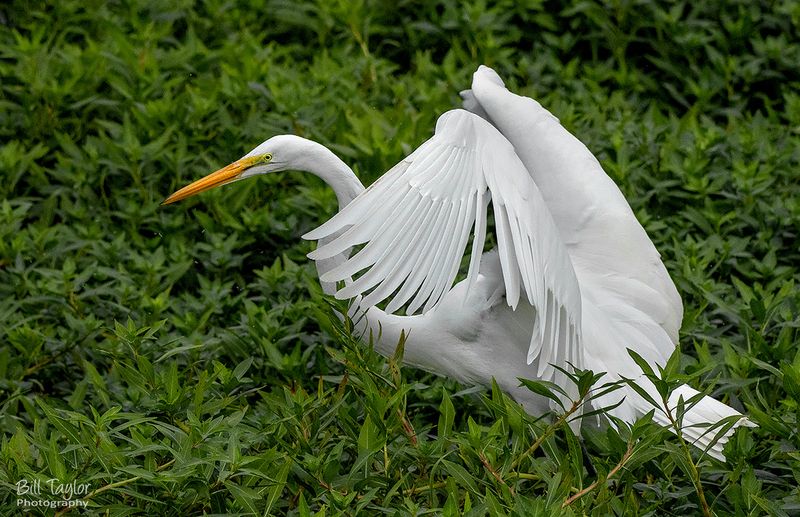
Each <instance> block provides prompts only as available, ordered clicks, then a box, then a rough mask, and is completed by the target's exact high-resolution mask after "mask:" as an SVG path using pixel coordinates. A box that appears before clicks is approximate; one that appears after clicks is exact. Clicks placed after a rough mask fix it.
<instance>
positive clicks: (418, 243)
mask: <svg viewBox="0 0 800 517" xmlns="http://www.w3.org/2000/svg"><path fill="white" fill-rule="evenodd" d="M490 201H491V204H492V208H493V210H494V221H495V230H496V234H497V235H496V237H497V245H498V254H499V256H500V264H501V269H502V275H503V282H504V284H505V291H506V301H507V303H508V305H509V306H511V307H512V308H516V307H517V305H518V303H519V300H520V296H522V295H524V296H525V297H526V298H527V301H528V302H529V303H530V304H531V305H533V306H534V307H535V308H536V313H537V317H536V321H535V322H534V330H533V334H532V336H531V343H530V348H529V350H528V363H530V362H532V361H533V360H534V359H538V365H539V371H538V375H539V376H540V378H545V379H553V378H554V377H555V376H556V371H555V369H554V368H553V366H552V365H553V364H554V365H557V366H559V367H562V368H567V367H568V365H570V364H571V365H573V366H575V367H576V368H582V367H583V364H582V363H583V361H582V349H581V343H580V341H581V336H580V328H581V325H580V322H581V297H580V291H579V288H578V281H577V279H576V277H575V272H574V270H573V268H572V263H571V262H570V258H569V255H568V254H567V250H566V248H565V246H564V243H563V242H562V241H561V239H560V237H559V234H558V231H557V229H556V226H555V223H554V222H553V218H552V216H551V214H550V212H549V211H548V209H547V207H546V205H545V203H544V201H543V199H542V196H541V193H540V192H539V189H538V188H537V187H536V184H535V183H534V182H533V180H532V179H531V177H530V175H529V174H528V172H527V170H526V169H525V166H524V165H523V164H522V162H521V161H520V159H519V158H518V157H517V154H516V153H515V151H514V148H513V146H512V145H511V144H510V143H509V142H508V141H507V140H506V139H505V138H504V137H503V136H502V135H501V134H500V132H498V131H497V129H495V128H494V127H493V126H492V125H491V124H489V123H488V122H487V121H485V120H483V119H482V118H480V117H478V116H476V115H474V114H472V113H469V112H467V111H464V110H452V111H449V112H447V113H445V114H444V115H442V116H441V117H440V118H439V120H438V122H437V124H436V133H435V135H434V136H433V137H432V138H431V139H430V140H427V141H426V142H424V143H423V144H422V145H421V146H420V147H419V148H418V149H417V150H416V151H414V152H413V153H412V154H411V155H409V156H408V157H407V158H406V159H404V160H403V161H401V162H400V163H399V164H397V165H396V166H395V167H394V168H392V169H391V170H390V171H389V172H387V173H386V174H385V175H384V176H382V177H381V178H380V179H379V180H378V181H376V182H375V183H374V184H373V185H372V186H371V187H370V188H368V189H367V190H366V191H364V192H363V193H362V194H360V195H359V196H358V197H357V198H356V199H355V200H353V201H352V202H351V203H350V204H349V205H347V206H346V207H345V208H344V209H343V210H342V211H341V212H339V213H338V214H337V215H335V216H334V217H333V218H332V219H330V220H329V221H328V222H326V223H325V224H323V225H322V226H320V227H319V228H317V229H316V230H313V231H312V232H309V233H308V234H306V235H305V236H304V238H306V239H313V240H317V239H321V238H325V237H330V236H332V235H338V236H337V237H335V238H333V240H331V241H330V242H328V243H326V244H325V245H323V246H320V247H319V248H317V250H316V251H314V252H312V253H311V254H309V258H312V259H315V260H319V259H324V258H327V257H332V256H335V255H337V254H339V253H341V252H342V251H344V250H347V249H350V248H353V247H355V246H360V245H364V246H363V247H362V248H361V249H360V250H359V251H358V252H356V253H355V254H353V255H352V256H351V257H350V258H349V259H348V260H346V261H345V262H344V263H342V264H341V265H339V266H338V267H336V268H334V269H332V270H331V271H328V272H327V273H326V274H325V275H323V277H322V278H321V280H322V281H325V282H339V281H344V280H346V279H347V280H349V279H350V278H355V279H354V280H353V281H352V282H348V283H347V285H345V286H344V287H343V288H342V289H340V290H339V291H338V292H337V293H336V297H337V298H340V299H348V298H353V297H355V296H358V295H362V296H363V299H362V300H361V305H362V306H365V307H368V306H372V305H374V304H377V303H380V302H381V301H383V300H386V299H389V303H388V306H387V307H386V312H389V313H393V312H395V311H397V310H398V309H400V308H401V307H403V306H404V305H406V304H408V305H407V310H406V313H407V314H414V313H416V312H418V311H419V310H420V308H421V309H422V312H423V313H424V312H427V311H429V310H432V309H433V308H434V307H436V304H437V303H438V302H439V301H440V300H441V299H442V297H443V296H444V295H445V294H446V293H447V292H448V291H449V289H450V288H451V287H452V285H453V282H454V280H455V278H456V275H457V274H458V269H459V266H460V264H461V260H462V257H463V256H464V253H465V250H466V246H467V242H468V241H469V237H470V234H471V233H473V234H474V238H473V243H472V250H471V256H470V263H469V272H468V275H467V283H468V286H470V287H471V286H472V285H473V283H474V282H475V280H476V279H477V275H478V271H479V267H480V260H481V254H482V251H483V246H484V241H485V237H486V220H487V211H488V206H489V202H490ZM359 273H360V275H358V274H359Z"/></svg>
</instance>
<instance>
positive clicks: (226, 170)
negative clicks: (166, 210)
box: [161, 156, 261, 205]
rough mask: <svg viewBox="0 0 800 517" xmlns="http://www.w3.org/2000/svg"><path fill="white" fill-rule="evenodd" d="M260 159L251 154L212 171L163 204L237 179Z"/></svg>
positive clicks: (163, 203) (174, 194)
mask: <svg viewBox="0 0 800 517" xmlns="http://www.w3.org/2000/svg"><path fill="white" fill-rule="evenodd" d="M260 159H261V157H260V156H251V157H249V158H242V159H241V160H237V161H235V162H233V163H232V164H230V165H228V166H226V167H223V168H221V169H220V170H218V171H216V172H212V173H211V174H209V175H208V176H206V177H204V178H202V179H199V180H197V181H195V182H194V183H191V184H189V185H187V186H185V187H183V188H182V189H180V190H178V191H177V192H175V193H173V194H172V195H171V196H169V197H168V198H167V199H165V200H164V201H163V202H162V203H161V204H162V205H169V204H170V203H175V202H178V201H180V200H182V199H186V198H187V197H190V196H194V195H195V194H199V193H201V192H205V191H206V190H210V189H212V188H214V187H219V186H220V185H225V184H226V183H230V182H231V181H235V180H236V179H238V178H239V176H241V174H242V173H243V172H244V171H245V170H247V169H249V168H250V167H252V166H253V165H255V164H256V163H258V162H259V161H260Z"/></svg>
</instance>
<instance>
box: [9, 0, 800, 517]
mask: <svg viewBox="0 0 800 517" xmlns="http://www.w3.org/2000/svg"><path fill="white" fill-rule="evenodd" d="M799 27H800V7H798V4H797V2H794V1H791V0H783V1H781V0H779V1H776V2H760V1H756V2H752V1H744V0H737V1H728V2H705V3H704V2H699V3H698V2H688V1H678V2H652V1H646V0H640V1H625V0H622V1H612V0H585V1H583V0H575V1H571V2H567V3H565V4H563V5H562V4H561V3H558V2H545V1H543V0H529V1H525V2H517V1H513V2H512V1H510V0H508V1H500V2H495V3H488V2H476V3H473V4H472V5H469V6H466V5H463V4H462V3H459V2H455V1H452V0H441V1H437V2H420V1H405V0H401V1H399V2H391V3H388V2H378V1H374V0H361V1H358V2H344V1H333V2H327V1H308V2H301V3H298V2H294V1H283V0H275V1H269V0H261V1H254V2H250V3H246V2H235V1H234V2H230V1H222V0H210V1H207V2H202V3H200V4H199V5H194V3H192V2H185V1H179V0H174V1H167V2H145V1H141V2H131V3H124V4H118V3H107V2H92V1H90V2H73V1H63V2H52V3H46V2H42V3H30V2H21V1H11V2H5V3H3V5H2V6H0V172H1V173H2V181H1V182H0V192H2V200H0V408H1V410H0V487H2V488H0V507H2V512H0V513H4V514H6V513H12V514H13V513H16V512H17V511H18V508H17V502H16V499H17V498H16V495H15V494H16V486H15V484H16V483H17V482H18V481H19V480H21V479H26V480H29V481H33V480H39V481H42V483H46V482H47V480H49V479H57V480H58V481H59V482H60V483H69V482H73V481H74V482H77V483H89V484H90V488H89V492H88V493H87V494H84V495H81V496H76V498H80V499H81V500H83V501H85V502H86V503H87V504H88V505H89V507H90V509H91V511H93V512H99V511H100V510H102V511H103V513H104V514H108V515H127V514H131V513H136V514H144V515H160V514H169V515H175V514H187V515H195V514H203V513H210V514H238V515H246V514H259V515H267V514H292V515H301V516H306V515H309V516H310V515H355V514H363V515H372V514H376V513H381V512H385V513H390V514H393V515H407V514H411V515H417V514H443V515H462V514H463V515H486V514H489V515H503V514H511V515H561V514H566V515H623V514H624V515H687V514H696V513H700V512H702V511H703V505H704V504H705V505H707V506H708V508H709V509H710V511H712V512H715V513H717V514H719V515H742V516H745V515H763V514H773V515H797V514H798V513H800V492H798V488H797V487H798V484H800V466H799V465H800V452H798V448H799V447H800V435H798V415H800V352H798V349H797V344H798V342H800V330H798V327H799V326H800V320H798V314H800V294H798V293H799V290H798V288H797V284H798V282H800V273H799V271H800V270H799V269H798V264H800V249H798V246H797V235H798V232H800V182H799V181H798V173H797V171H798V170H800V137H798V132H800V94H798V91H800V72H799V70H800V67H798V66H797V63H799V62H800V44H799V43H800V41H799V39H798V36H799V35H800V29H799ZM479 63H485V64H488V65H490V66H493V67H495V68H497V70H498V72H500V74H501V75H502V76H503V77H506V78H507V79H508V82H509V85H510V86H511V87H512V88H514V89H516V90H518V91H520V92H521V93H523V94H529V95H534V96H536V97H537V98H538V99H539V100H540V101H541V102H542V103H543V104H544V105H545V106H547V107H548V108H550V109H551V110H552V111H553V112H554V113H555V114H556V115H557V116H558V117H559V118H560V119H561V121H562V123H563V124H564V125H565V126H566V127H567V128H569V129H570V130H572V131H573V132H575V133H576V134H578V135H580V137H581V139H582V140H583V141H584V142H585V143H586V144H587V145H588V146H589V148H590V149H592V151H594V152H595V153H596V154H597V156H598V157H599V158H600V160H601V162H602V163H603V165H604V167H605V169H606V170H607V171H608V173H609V174H610V175H611V176H612V177H613V178H614V179H615V180H616V181H617V183H618V184H619V185H620V187H621V188H622V190H623V192H624V194H625V196H626V198H627V199H628V200H629V202H630V203H631V205H632V207H633V209H634V211H635V212H636V215H637V217H638V218H639V220H640V221H642V223H643V224H644V226H645V227H646V229H647V231H648V233H649V234H650V236H651V237H652V238H653V240H654V241H655V243H656V246H657V247H658V249H659V250H660V252H661V254H662V257H663V259H664V261H665V263H666V264H667V267H668V269H669V270H670V272H671V274H672V276H673V278H674V280H675V282H676V284H677V285H678V288H679V290H680V292H681V293H682V295H683V299H684V303H685V309H686V311H685V317H684V324H683V329H682V334H681V344H682V348H683V350H684V355H676V356H675V357H674V359H673V360H672V361H670V364H669V365H668V366H667V368H666V370H665V372H664V374H663V376H664V380H663V384H662V385H660V387H661V388H662V389H664V390H665V392H667V391H669V390H670V389H673V388H674V386H675V383H676V382H677V381H681V382H689V383H691V384H693V385H694V386H695V387H697V388H699V389H706V390H707V392H710V393H711V394H712V395H714V396H715V397H717V398H719V399H722V400H724V401H725V402H727V403H729V404H731V405H733V406H734V407H737V408H740V409H744V410H745V411H746V412H747V413H748V414H749V415H750V416H751V418H752V420H753V421H755V422H756V423H757V424H758V425H759V427H758V428H756V429H746V430H740V431H737V433H736V435H735V436H734V438H733V439H732V440H731V442H730V444H729V445H728V447H727V450H726V452H727V454H728V457H729V462H728V463H727V464H721V463H718V462H716V461H715V460H712V459H710V458H708V457H707V456H705V455H703V454H702V453H701V452H700V451H696V450H693V449H692V448H691V447H689V446H688V445H687V444H685V443H683V442H681V441H680V440H679V439H677V438H676V437H675V436H673V435H671V434H670V433H669V432H667V431H665V430H662V429H660V428H659V427H658V426H656V425H655V424H653V423H652V422H651V418H652V414H651V415H648V416H646V417H645V418H643V419H642V420H640V421H639V422H637V423H636V424H635V425H633V426H630V427H628V426H624V425H622V426H620V428H619V429H618V430H614V429H607V430H606V429H603V430H593V429H588V430H586V431H585V433H584V434H585V436H584V438H585V443H586V448H585V449H584V448H583V447H582V446H581V444H580V441H579V440H578V437H576V436H575V435H574V434H573V431H572V428H571V427H570V425H569V424H570V420H573V419H574V418H576V417H577V415H578V414H579V411H578V410H579V409H581V407H580V406H576V407H574V408H569V407H565V408H564V411H562V412H561V413H560V414H559V415H556V416H555V418H553V419H550V418H541V419H535V418H533V417H531V416H529V415H526V414H525V413H524V412H523V411H522V410H521V408H520V407H519V406H518V405H517V404H515V403H514V402H513V401H511V400H509V399H508V397H506V396H505V395H503V394H502V393H500V392H499V390H497V388H496V387H495V389H493V390H491V391H490V392H488V393H486V392H484V391H482V390H476V389H473V388H467V389H464V387H460V386H458V385H457V384H456V383H454V382H452V381H448V380H445V379H441V378H438V377H435V376H432V375H429V374H425V373H423V372H419V371H416V370H414V369H410V368H402V369H401V368H400V366H399V359H400V356H401V355H402V349H401V350H399V351H398V354H397V355H396V357H394V358H391V359H383V358H380V357H379V356H377V355H376V354H375V353H374V352H373V351H372V350H371V348H369V347H366V346H364V344H363V343H362V342H360V341H359V340H358V339H356V338H355V337H354V336H352V335H351V333H350V331H349V330H348V327H347V323H346V322H345V323H340V322H339V320H338V319H336V318H332V317H331V314H332V312H335V311H332V310H331V309H330V308H329V306H328V305H327V303H326V299H325V298H324V297H323V296H322V295H321V292H320V289H319V287H318V284H317V281H316V278H315V274H314V270H313V267H312V266H311V265H310V264H308V263H307V261H306V260H305V254H306V253H307V252H309V251H310V249H311V248H310V245H309V244H308V243H306V242H303V241H302V240H301V239H300V238H299V236H300V235H301V234H302V233H304V232H305V231H307V230H309V229H311V228H313V227H314V226H315V225H317V224H318V223H320V222H321V221H323V220H325V219H326V218H327V217H329V215H330V214H331V213H332V212H333V211H334V210H335V198H334V196H333V194H332V192H330V191H328V190H327V189H326V188H325V187H324V186H323V185H322V184H321V183H320V182H319V181H318V180H317V179H315V178H312V177H308V176H306V175H299V174H285V175H275V176H270V177H264V178H259V179H254V180H250V181H246V182H240V183H237V184H235V185H231V186H229V187H225V188H223V189H218V190H217V191H214V192H210V193H207V194H204V195H202V196H200V197H198V198H196V199H194V198H193V199H192V200H189V201H187V202H185V203H182V204H180V205H178V206H170V207H160V206H159V203H160V201H161V200H162V199H163V198H164V197H165V196H166V195H167V194H169V193H171V192H172V191H174V190H175V189H176V188H177V187H179V186H182V185H184V184H186V183H187V182H188V181H190V180H191V179H195V178H198V177H200V176H202V175H204V174H206V173H208V172H210V171H212V170H214V169H216V168H218V167H220V166H222V165H224V164H226V163H229V162H231V161H232V160H234V159H236V158H238V157H240V156H241V155H242V154H244V153H245V152H246V151H248V150H249V149H251V148H252V147H254V146H255V145H257V144H258V143H259V142H261V141H262V140H264V139H266V138H267V137H269V136H271V135H273V134H277V133H286V132H289V133H296V134H300V135H303V136H306V137H309V138H313V139H315V140H317V141H319V142H321V143H323V144H325V145H327V146H329V147H331V148H332V149H334V150H335V151H336V152H337V153H338V154H339V155H340V156H341V157H342V158H343V159H344V160H345V161H347V162H348V163H350V164H351V165H352V166H353V168H354V170H355V171H356V172H357V173H358V174H359V175H360V176H361V178H362V179H363V180H364V182H365V183H366V184H369V183H371V182H372V181H374V179H375V178H377V177H378V176H379V175H380V174H382V173H383V172H384V171H385V170H387V169H388V168H389V167H391V166H392V165H393V164H394V163H396V162H397V161H398V160H399V159H400V158H402V157H403V156H404V155H405V154H407V153H408V152H410V151H411V150H412V149H413V148H415V146H417V145H418V144H419V143H420V142H421V141H422V140H424V139H426V138H428V137H429V136H430V134H431V132H432V129H433V124H434V121H435V119H436V117H438V115H439V114H441V113H442V112H444V111H445V110H447V109H450V108H452V107H454V106H457V105H458V98H457V96H456V92H457V91H459V90H461V89H464V88H466V87H467V86H468V84H469V81H470V74H471V73H472V71H473V70H474V69H475V67H476V66H477V65H478V64H479ZM339 309H341V308H339ZM594 381H595V378H594V376H593V374H592V373H591V372H582V373H581V374H580V375H578V376H577V377H576V378H575V382H577V383H578V387H579V391H580V392H581V393H582V394H583V395H584V397H585V398H584V402H585V399H586V398H589V397H591V396H592V393H595V394H596V392H589V391H588V388H589V386H590V385H591V384H592V383H593V382H594ZM529 387H530V388H531V389H533V390H534V391H536V392H538V393H541V394H549V395H552V398H553V399H554V400H558V401H560V399H559V396H558V393H557V390H555V388H554V387H552V386H547V385H544V384H542V383H530V385H529ZM595 388H598V387H597V386H595ZM601 389H614V386H608V387H604V388H601ZM554 390H555V391H554ZM691 403H692V401H684V404H683V405H682V407H680V408H678V410H677V411H676V415H674V418H675V419H676V420H677V421H679V420H680V418H681V412H682V411H684V410H685V407H686V406H689V405H691ZM588 418H592V417H591V416H590V417H588ZM587 465H591V469H590V468H588V467H587ZM703 496H704V497H703ZM703 500H705V503H704V502H703ZM34 511H40V512H43V511H44V510H43V509H39V510H34ZM61 513H64V512H63V511H62V510H59V514H61Z"/></svg>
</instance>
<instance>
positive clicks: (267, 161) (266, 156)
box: [261, 153, 272, 163]
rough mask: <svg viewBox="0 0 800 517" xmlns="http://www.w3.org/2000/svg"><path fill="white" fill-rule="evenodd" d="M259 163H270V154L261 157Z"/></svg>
mask: <svg viewBox="0 0 800 517" xmlns="http://www.w3.org/2000/svg"><path fill="white" fill-rule="evenodd" d="M261 161H262V162H264V163H269V162H271V161H272V153H267V154H265V155H263V156H262V157H261Z"/></svg>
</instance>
